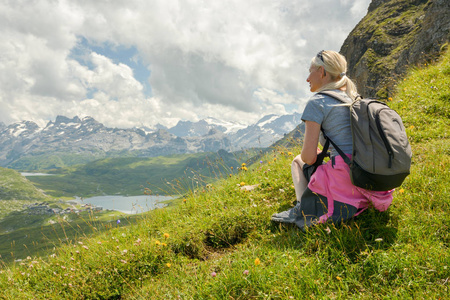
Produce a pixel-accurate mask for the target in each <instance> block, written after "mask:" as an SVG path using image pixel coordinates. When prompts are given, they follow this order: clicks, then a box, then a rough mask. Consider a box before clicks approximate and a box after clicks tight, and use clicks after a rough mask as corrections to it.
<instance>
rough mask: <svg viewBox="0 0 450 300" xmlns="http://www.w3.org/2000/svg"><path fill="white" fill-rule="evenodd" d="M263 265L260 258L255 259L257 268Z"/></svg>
mask: <svg viewBox="0 0 450 300" xmlns="http://www.w3.org/2000/svg"><path fill="white" fill-rule="evenodd" d="M260 264H261V261H260V260H259V258H256V259H255V266H259V265H260Z"/></svg>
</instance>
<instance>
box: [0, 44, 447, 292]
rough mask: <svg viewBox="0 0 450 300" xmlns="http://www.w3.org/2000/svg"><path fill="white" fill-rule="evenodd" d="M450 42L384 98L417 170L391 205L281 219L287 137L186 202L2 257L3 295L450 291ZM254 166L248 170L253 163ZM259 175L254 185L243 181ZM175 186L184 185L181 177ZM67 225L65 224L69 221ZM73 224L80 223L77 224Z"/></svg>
mask: <svg viewBox="0 0 450 300" xmlns="http://www.w3.org/2000/svg"><path fill="white" fill-rule="evenodd" d="M449 82H450V53H449V52H447V53H446V54H445V55H443V56H442V60H441V61H440V62H439V63H436V64H433V65H422V66H418V67H414V68H412V69H411V71H410V72H409V74H408V75H407V76H406V77H405V78H404V80H401V82H398V85H397V92H396V93H395V94H394V95H389V97H388V99H384V100H385V101H387V102H388V104H389V105H390V106H391V107H392V108H394V109H395V110H397V111H398V112H399V113H400V115H401V116H402V118H403V121H404V124H405V127H406V128H407V133H408V135H409V138H410V142H411V145H412V149H413V164H412V169H411V175H410V176H409V177H408V178H407V179H406V181H405V182H404V184H403V185H402V187H400V188H398V189H397V191H396V192H395V197H394V201H393V203H392V205H391V207H390V208H389V209H388V211H386V212H382V213H381V212H378V211H375V210H373V209H369V210H368V211H367V212H365V213H363V214H362V215H360V216H358V217H357V218H355V219H353V220H351V221H349V222H346V223H345V224H342V225H340V226H334V225H333V224H321V225H318V226H316V227H313V228H310V229H308V230H307V231H306V232H302V231H300V230H298V229H296V228H295V227H293V226H284V225H280V224H277V223H272V222H271V221H270V216H271V215H272V214H273V213H274V212H279V211H282V210H285V209H287V208H289V207H291V206H292V205H294V203H293V202H294V199H295V193H294V189H293V186H292V183H291V178H290V163H291V161H292V158H293V156H294V155H295V154H296V153H298V152H299V147H296V148H295V149H289V148H277V149H273V151H271V152H268V153H266V154H264V155H263V156H261V157H260V158H259V159H257V160H256V162H255V163H253V164H251V165H247V166H245V168H242V166H241V167H240V169H239V170H236V168H234V169H233V171H234V172H233V173H230V174H229V175H228V176H218V177H217V178H215V180H214V181H210V180H209V179H206V177H202V176H198V177H197V178H196V180H197V181H200V183H202V181H204V183H205V184H200V185H198V186H194V187H192V188H190V189H189V191H188V192H187V193H186V194H185V195H184V196H183V197H182V198H180V199H179V200H178V204H177V205H173V206H169V207H166V208H164V209H157V210H154V211H151V212H148V213H144V214H140V215H138V216H135V217H134V219H133V220H131V221H130V222H128V224H124V225H120V226H118V224H117V222H116V223H114V221H111V220H115V219H111V220H110V223H109V225H108V226H109V227H108V228H107V230H98V228H100V227H101V226H103V227H105V226H104V225H102V224H103V223H102V222H103V220H98V219H96V218H95V217H91V218H86V219H85V223H86V224H87V226H88V227H89V229H86V230H87V232H86V234H83V232H82V231H80V234H79V235H78V238H77V239H66V240H64V239H61V241H60V243H59V244H57V243H55V246H54V248H51V249H48V250H49V251H48V252H47V253H46V254H45V255H33V254H30V255H29V257H27V258H24V259H23V260H22V261H16V262H12V263H4V264H3V265H2V266H1V267H0V290H1V291H2V293H1V294H0V298H3V299H310V298H311V299H448V298H449V297H450V291H449V278H450V251H449V242H450V231H449V226H450V216H449V211H450V207H449V206H450V196H449V182H450V175H449V173H450V172H449V171H448V170H449V169H450V142H449V136H448V134H449V128H450V121H449V117H450V109H449V107H450V86H449ZM246 169H247V170H246ZM246 186H252V188H253V189H245V188H244V189H243V187H246ZM166 188H167V189H169V190H170V189H171V188H173V190H175V191H176V190H178V187H177V183H176V181H172V182H169V184H168V185H167V187H166ZM59 224H60V227H61V228H66V227H65V226H68V225H66V224H65V223H64V222H60V223H59ZM69 224H72V223H69Z"/></svg>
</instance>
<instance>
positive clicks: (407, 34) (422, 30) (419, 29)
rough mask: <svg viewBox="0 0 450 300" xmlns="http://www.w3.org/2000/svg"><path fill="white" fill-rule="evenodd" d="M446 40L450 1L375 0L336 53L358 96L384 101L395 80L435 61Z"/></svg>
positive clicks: (390, 91)
mask: <svg viewBox="0 0 450 300" xmlns="http://www.w3.org/2000/svg"><path fill="white" fill-rule="evenodd" d="M449 39H450V1H448V0H373V1H372V3H371V4H370V6H369V9H368V13H367V15H366V16H365V17H364V18H363V19H362V20H361V21H360V22H359V24H358V25H357V26H356V27H355V29H354V30H353V31H352V32H351V33H350V35H349V36H348V37H347V39H346V40H345V42H344V44H343V46H342V47H341V50H340V52H341V53H342V54H343V55H344V56H345V57H346V58H347V61H348V71H347V74H348V76H349V77H350V78H352V79H354V80H355V82H356V84H357V86H358V91H359V93H360V94H361V95H362V96H364V97H377V98H381V99H383V98H384V99H386V98H387V97H389V96H390V95H391V94H392V92H393V91H394V89H395V81H396V79H397V78H399V77H400V76H401V75H403V74H404V73H405V72H406V71H407V70H408V68H409V67H410V66H414V65H417V64H421V63H425V62H427V61H431V60H433V59H436V58H437V57H438V56H439V54H440V53H441V51H442V47H443V46H444V45H446V43H448V41H449Z"/></svg>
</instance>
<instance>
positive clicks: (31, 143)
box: [0, 113, 300, 168]
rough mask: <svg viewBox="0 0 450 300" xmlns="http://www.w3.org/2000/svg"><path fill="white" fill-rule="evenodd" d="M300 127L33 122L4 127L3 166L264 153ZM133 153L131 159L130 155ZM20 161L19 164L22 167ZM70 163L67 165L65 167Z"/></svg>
mask: <svg viewBox="0 0 450 300" xmlns="http://www.w3.org/2000/svg"><path fill="white" fill-rule="evenodd" d="M298 123H300V114H297V113H295V114H292V115H284V116H277V115H269V116H266V117H264V118H262V119H261V120H259V121H258V122H257V123H255V124H253V125H250V126H244V125H242V124H239V123H232V122H226V121H221V120H218V119H214V118H206V119H204V120H200V121H198V122H190V121H180V122H178V124H177V125H176V126H174V127H172V128H166V129H164V127H163V126H158V127H157V129H150V128H131V129H120V128H109V127H106V126H104V125H103V124H101V123H99V122H97V121H96V120H94V119H93V118H91V117H85V118H83V119H80V118H78V117H74V118H72V119H70V118H67V117H64V116H58V117H57V118H56V120H55V121H54V122H52V121H50V122H48V124H47V125H46V126H45V127H43V128H41V127H39V126H38V125H37V124H36V123H34V122H31V121H23V122H19V123H14V124H11V125H9V126H6V125H4V124H2V123H0V166H5V167H12V168H14V167H16V168H20V167H23V161H24V159H26V158H27V157H28V158H30V157H34V158H36V157H38V156H42V155H53V156H54V157H55V159H56V160H58V159H59V160H64V159H65V158H64V157H67V156H71V159H73V156H74V155H75V156H76V155H78V156H84V157H85V156H92V159H94V158H102V157H108V156H120V155H133V156H165V155H171V154H183V153H196V152H217V151H218V150H220V149H223V150H226V151H236V150H241V149H246V148H250V147H261V148H265V147H268V146H270V145H271V144H273V143H274V142H276V141H277V140H279V139H281V138H282V137H283V136H284V135H285V134H286V133H288V132H290V131H292V130H293V129H294V128H295V127H296V125H297V124H298ZM127 153H128V154H127ZM18 161H20V163H18ZM66 163H67V162H66Z"/></svg>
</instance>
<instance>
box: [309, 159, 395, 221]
mask: <svg viewBox="0 0 450 300" xmlns="http://www.w3.org/2000/svg"><path fill="white" fill-rule="evenodd" d="M349 157H350V158H351V155H349ZM334 161H335V163H334V166H332V161H331V160H330V161H328V162H327V163H326V164H324V165H321V166H319V167H318V168H317V170H316V172H315V173H314V174H313V175H312V177H311V180H310V181H309V184H308V187H309V189H310V190H311V191H313V192H315V193H317V194H321V195H323V196H326V197H327V200H328V213H327V214H326V215H323V216H321V217H320V222H322V223H323V222H325V221H326V220H327V219H328V218H329V217H330V216H331V215H333V210H334V201H333V200H336V201H339V202H342V203H345V204H350V205H352V206H354V207H356V208H357V209H358V213H356V215H358V214H360V213H361V212H362V211H364V210H365V209H367V208H368V207H369V205H370V204H372V205H373V206H374V207H375V208H376V209H377V210H379V211H385V210H386V209H388V207H389V205H391V203H392V198H393V193H394V190H390V191H386V192H384V191H383V192H379V191H368V190H365V189H363V188H360V187H357V186H354V185H353V184H352V182H351V180H350V168H349V166H348V165H347V164H346V163H345V162H344V160H343V159H342V157H340V156H336V157H335V159H334ZM356 215H355V216H356Z"/></svg>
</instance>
